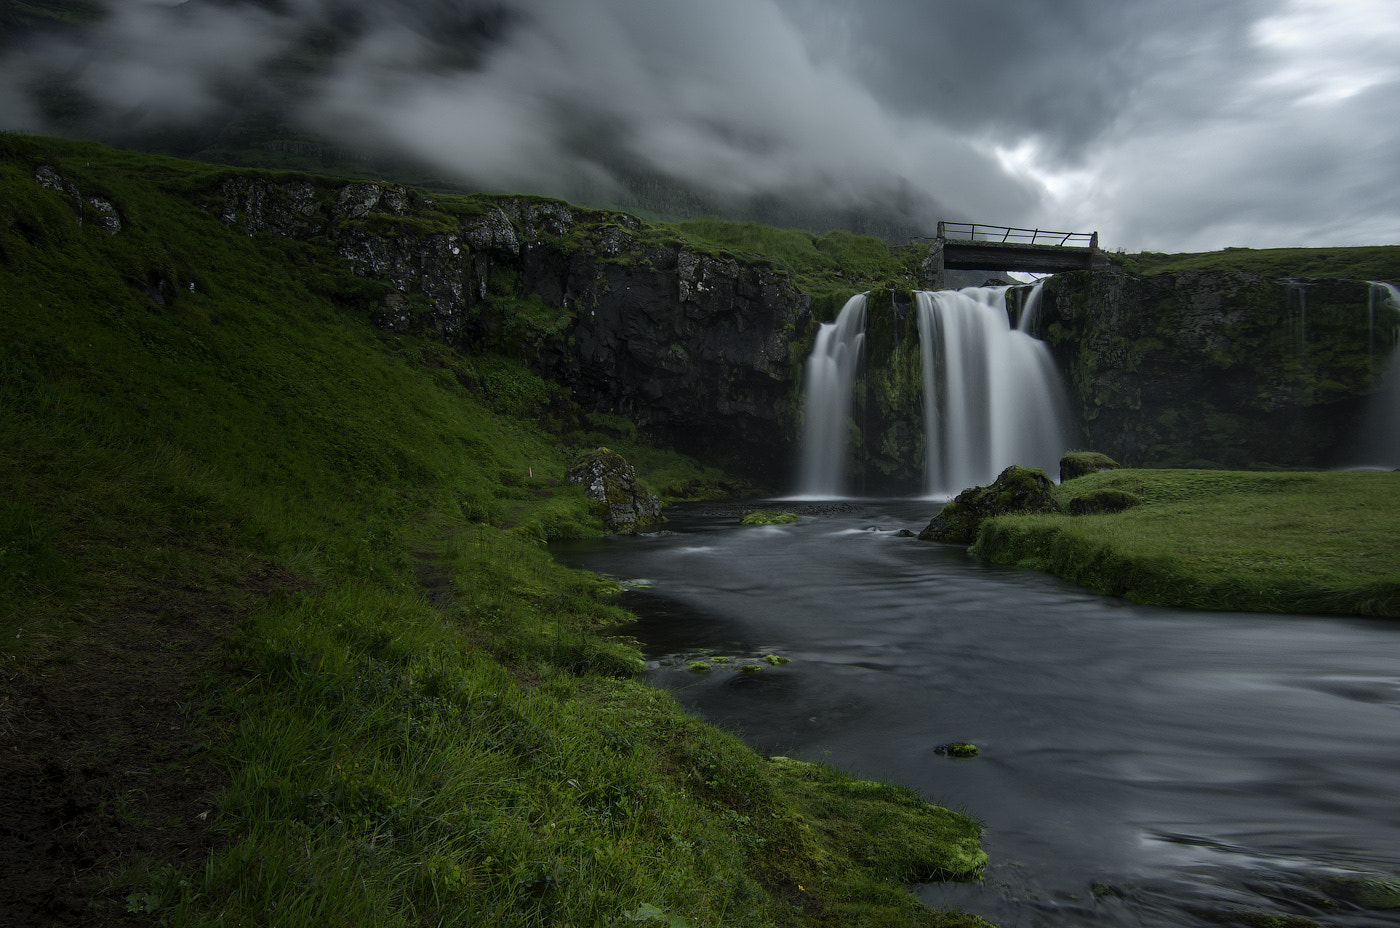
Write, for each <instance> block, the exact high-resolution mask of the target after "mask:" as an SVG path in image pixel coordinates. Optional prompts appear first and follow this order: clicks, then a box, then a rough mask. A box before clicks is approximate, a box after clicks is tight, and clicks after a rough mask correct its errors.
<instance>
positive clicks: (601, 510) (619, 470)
mask: <svg viewBox="0 0 1400 928" xmlns="http://www.w3.org/2000/svg"><path fill="white" fill-rule="evenodd" d="M565 476H566V477H567V479H568V480H569V482H570V483H577V484H580V485H581V486H582V487H583V490H584V493H585V494H587V496H588V498H589V499H591V500H593V507H594V511H595V512H596V513H597V514H598V515H599V516H601V517H602V519H603V521H604V522H605V523H607V526H608V529H609V530H610V531H613V532H616V533H617V534H619V535H635V534H636V533H637V529H639V528H643V527H645V526H647V525H650V524H652V523H653V522H657V521H659V520H660V518H661V501H660V500H659V499H657V498H656V495H655V494H653V493H652V492H651V491H650V490H648V489H647V488H646V487H644V486H642V484H641V483H639V482H638V481H637V472H636V471H635V470H633V469H632V465H631V464H628V463H627V461H626V459H624V458H623V457H622V455H620V454H618V453H617V452H616V451H609V450H608V449H607V448H598V449H596V450H593V451H587V452H585V453H583V454H581V455H579V456H578V457H577V458H575V459H574V463H573V464H571V465H570V466H569V470H568V473H567V474H566V475H565Z"/></svg>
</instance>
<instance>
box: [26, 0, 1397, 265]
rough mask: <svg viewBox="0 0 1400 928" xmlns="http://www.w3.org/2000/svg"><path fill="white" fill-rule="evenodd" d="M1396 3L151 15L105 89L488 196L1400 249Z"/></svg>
mask: <svg viewBox="0 0 1400 928" xmlns="http://www.w3.org/2000/svg"><path fill="white" fill-rule="evenodd" d="M1391 6H1392V4H1391V3H1390V0H1233V2H1231V3H1219V2H1215V0H1160V2H1159V0H1056V2H1055V3H1053V4H1051V3H1046V2H1044V0H981V2H970V0H964V2H952V0H859V2H856V0H704V2H699V0H690V2H671V0H489V2H488V0H374V2H371V0H243V2H240V0H190V2H188V3H185V4H182V5H179V6H172V5H171V4H170V3H166V2H160V0H125V2H122V3H120V4H117V3H114V4H112V5H111V7H110V9H111V15H110V16H109V17H108V19H107V20H106V21H105V23H103V24H102V25H101V26H100V27H99V28H98V29H97V30H96V31H95V33H94V34H93V35H91V36H90V37H89V38H88V39H87V40H86V41H85V42H83V43H74V42H72V41H66V42H64V43H59V42H51V43H48V44H43V45H38V44H34V45H31V46H29V47H25V48H23V49H15V48H11V49H10V50H9V52H8V53H7V54H6V55H5V57H4V60H3V62H0V69H2V70H0V76H3V78H4V80H3V83H0V125H24V126H28V127H33V128H39V129H42V128H43V126H41V125H35V124H36V121H38V120H39V116H38V114H37V110H36V108H35V107H34V105H33V102H32V100H31V99H30V98H29V97H28V96H27V95H26V94H25V93H24V92H23V90H22V88H24V87H25V86H27V85H28V84H29V82H30V81H32V80H34V79H35V78H38V77H45V76H52V75H54V74H56V73H60V72H61V73H64V74H70V75H77V80H78V81H79V83H80V85H81V86H82V87H83V88H85V90H86V91H87V93H88V94H89V95H90V97H91V98H92V100H93V101H94V102H95V103H96V104H97V105H98V109H99V111H100V112H103V113H105V114H107V116H108V117H109V125H143V126H144V125H180V124H182V123H187V122H191V121H193V120H196V119H197V118H200V117H202V116H206V115H208V114H211V113H219V112H237V111H238V109H239V107H247V106H248V101H249V100H256V101H261V102H262V103H264V104H266V105H267V106H269V107H271V108H273V109H275V110H277V111H278V112H279V113H280V114H281V115H282V117H284V118H285V119H286V120H287V122H288V124H289V125H290V126H293V127H299V129H298V131H314V132H316V133H318V134H320V135H322V136H325V137H328V138H330V139H332V140H333V141H335V142H336V143H338V144H341V145H344V146H346V147H349V148H354V149H356V150H364V151H374V152H383V153H395V154H403V155H409V156H412V157H414V158H417V159H419V160H422V161H426V162H428V163H430V164H433V165H435V166H436V167H437V168H439V169H440V170H443V171H448V172H451V173H453V174H455V175H457V176H459V177H461V178H464V179H467V180H469V181H470V182H472V183H476V184H479V185H481V186H483V187H485V188H487V189H498V190H527V191H532V192H542V193H550V194H555V195H561V196H572V195H580V194H585V193H586V194H587V195H590V196H594V197H598V196H606V195H607V194H608V193H609V191H614V190H617V189H619V188H620V187H621V186H623V185H625V184H626V183H629V182H631V181H632V180H635V178H637V177H639V176H641V177H656V178H668V179H671V180H673V181H677V182H680V183H683V184H686V185H690V186H692V187H693V188H695V189H697V190H700V191H703V192H706V193H708V194H711V195H713V196H715V197H718V198H720V199H721V200H723V199H724V198H745V197H749V198H752V197H760V198H768V199H779V200H787V201H790V202H800V203H805V204H809V205H810V204H814V203H815V204H821V205H825V206H829V207H832V208H836V209H858V208H861V207H862V206H863V205H869V204H871V203H877V204H880V205H882V206H883V205H889V204H899V205H898V208H899V209H903V210H904V211H905V212H917V213H919V214H920V215H919V221H920V222H922V223H925V224H927V225H931V224H932V222H933V221H934V220H936V219H937V218H977V219H980V220H985V221H991V222H1007V223H1012V224H1022V225H1032V224H1036V225H1040V226H1042V227H1053V228H1076V229H1081V228H1082V229H1090V228H1095V229H1099V230H1100V231H1101V232H1102V233H1103V236H1104V239H1105V241H1107V242H1109V243H1110V244H1112V245H1121V246H1124V247H1128V248H1138V247H1147V248H1155V249H1160V250H1167V249H1176V248H1187V247H1190V248H1214V247H1222V246H1224V245H1259V246H1265V245H1279V244H1305V243H1315V244H1327V243H1331V242H1332V241H1339V240H1342V239H1345V240H1347V241H1397V240H1400V209H1398V208H1397V205H1396V202H1395V199H1396V195H1395V193H1394V191H1395V190H1396V189H1397V186H1400V184H1397V178H1396V168H1395V164H1396V163H1397V161H1400V159H1397V158H1395V157H1394V152H1395V150H1396V149H1395V144H1396V142H1397V132H1396V130H1395V128H1394V126H1395V124H1396V121H1395V120H1394V119H1393V115H1390V114H1388V112H1387V110H1388V108H1389V102H1390V101H1392V100H1394V99H1395V91H1396V81H1397V80H1400V74H1398V72H1397V66H1396V65H1395V63H1394V61H1395V57H1396V56H1395V55H1394V52H1393V48H1394V47H1396V44H1395V43H1396V41H1397V40H1400V14H1397V12H1396V11H1394V10H1393V9H1392V8H1391Z"/></svg>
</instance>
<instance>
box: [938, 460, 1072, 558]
mask: <svg viewBox="0 0 1400 928" xmlns="http://www.w3.org/2000/svg"><path fill="white" fill-rule="evenodd" d="M1052 487H1053V484H1052V483H1051V482H1050V478H1049V477H1047V476H1046V475H1045V471H1043V470H1037V469H1036V468H1033V467H1019V466H1017V465H1015V464H1013V465H1012V466H1010V467H1008V468H1007V469H1006V470H1004V471H1002V472H1001V474H1000V475H999V476H998V477H997V479H996V480H995V481H993V482H992V483H991V485H989V486H985V487H971V488H969V489H966V490H963V491H962V492H961V493H959V494H958V495H957V497H956V498H955V499H953V500H951V501H950V502H948V503H947V504H946V505H944V507H943V509H942V511H940V512H939V513H938V515H936V516H934V517H933V521H931V522H930V523H929V524H928V528H926V529H924V530H923V531H922V532H920V533H919V538H920V539H921V540H923V541H943V542H949V543H952V544H960V545H970V544H972V543H973V542H974V541H976V540H977V531H978V529H980V528H981V527H982V522H983V520H985V519H990V518H992V517H993V516H1001V515H1010V514H1012V513H1025V512H1059V511H1060V506H1059V504H1058V503H1056V502H1055V498H1054V497H1053V496H1052V495H1051V488H1052Z"/></svg>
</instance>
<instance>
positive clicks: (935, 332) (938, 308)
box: [915, 287, 1070, 497]
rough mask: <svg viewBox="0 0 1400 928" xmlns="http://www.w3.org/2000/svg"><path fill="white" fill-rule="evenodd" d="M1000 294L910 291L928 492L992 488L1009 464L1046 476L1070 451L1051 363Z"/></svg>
mask: <svg viewBox="0 0 1400 928" xmlns="http://www.w3.org/2000/svg"><path fill="white" fill-rule="evenodd" d="M1008 289H1010V288H1009V287H969V288H967V289H965V290H957V291H953V290H940V291H920V292H918V293H916V294H915V297H916V300H917V307H918V314H919V315H918V323H919V342H920V346H921V350H922V354H923V381H924V383H923V387H924V420H925V434H926V436H927V448H928V452H927V458H926V461H925V491H926V492H927V493H928V494H929V495H930V496H940V497H947V496H952V495H955V494H957V493H959V492H961V491H962V490H963V489H965V488H967V487H971V486H977V485H985V484H988V483H991V482H992V481H993V480H994V479H996V476H997V474H999V473H1000V472H1001V471H1002V470H1003V469H1005V468H1006V467H1007V466H1009V465H1011V464H1022V465H1025V466H1027V467H1038V468H1041V469H1042V470H1044V471H1045V472H1046V473H1048V474H1050V475H1051V476H1052V477H1053V476H1054V475H1056V474H1057V472H1058V467H1059V459H1060V456H1061V455H1062V454H1064V452H1065V451H1066V450H1067V449H1068V448H1069V436H1070V429H1069V428H1068V426H1067V423H1068V422H1069V421H1070V417H1069V404H1068V402H1067V400H1066V398H1065V394H1064V388H1063V385H1062V384H1061V383H1060V378H1059V375H1058V372H1057V371H1056V370H1055V363H1054V361H1053V359H1052V358H1051V357H1050V350H1049V348H1048V346H1046V345H1045V343H1044V342H1041V341H1039V340H1037V339H1034V338H1032V337H1031V336H1030V335H1028V334H1026V333H1025V332H1023V331H1018V330H1016V329H1013V328H1012V327H1011V324H1010V322H1009V320H1008V318H1007V311H1006V291H1007V290H1008ZM1034 296H1035V297H1038V296H1039V292H1038V288H1037V292H1036V293H1035V294H1034ZM1032 311H1033V308H1032V307H1030V306H1028V308H1027V311H1026V312H1025V313H1023V319H1025V318H1026V317H1029V316H1031V313H1032Z"/></svg>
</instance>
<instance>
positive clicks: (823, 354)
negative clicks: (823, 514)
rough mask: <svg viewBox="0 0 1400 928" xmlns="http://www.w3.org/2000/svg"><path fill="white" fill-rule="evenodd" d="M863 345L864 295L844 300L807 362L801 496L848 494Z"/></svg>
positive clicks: (818, 333)
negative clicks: (851, 426) (854, 396)
mask: <svg viewBox="0 0 1400 928" xmlns="http://www.w3.org/2000/svg"><path fill="white" fill-rule="evenodd" d="M864 343H865V295H864V294H857V295H856V296H853V297H851V298H850V299H849V300H847V301H846V305H845V306H843V307H842V308H841V312H840V314H838V315H837V317H836V321H835V322H828V323H825V324H823V325H822V327H821V329H820V330H819V331H818V332H817V340H816V344H815V345H814V346H813V348H812V356H811V357H810V358H809V359H808V360H807V373H806V379H805V382H804V385H803V386H804V391H805V393H804V396H805V406H804V411H803V420H802V473H801V478H800V480H799V485H798V493H799V495H801V496H811V497H833V496H841V495H843V494H845V493H846V492H848V488H847V486H846V458H847V444H848V438H849V434H850V430H849V428H848V427H847V424H846V423H847V421H848V420H849V419H850V418H851V396H852V391H853V389H854V386H855V378H856V368H857V367H858V366H859V365H860V357H861V349H862V347H863V345H864Z"/></svg>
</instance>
